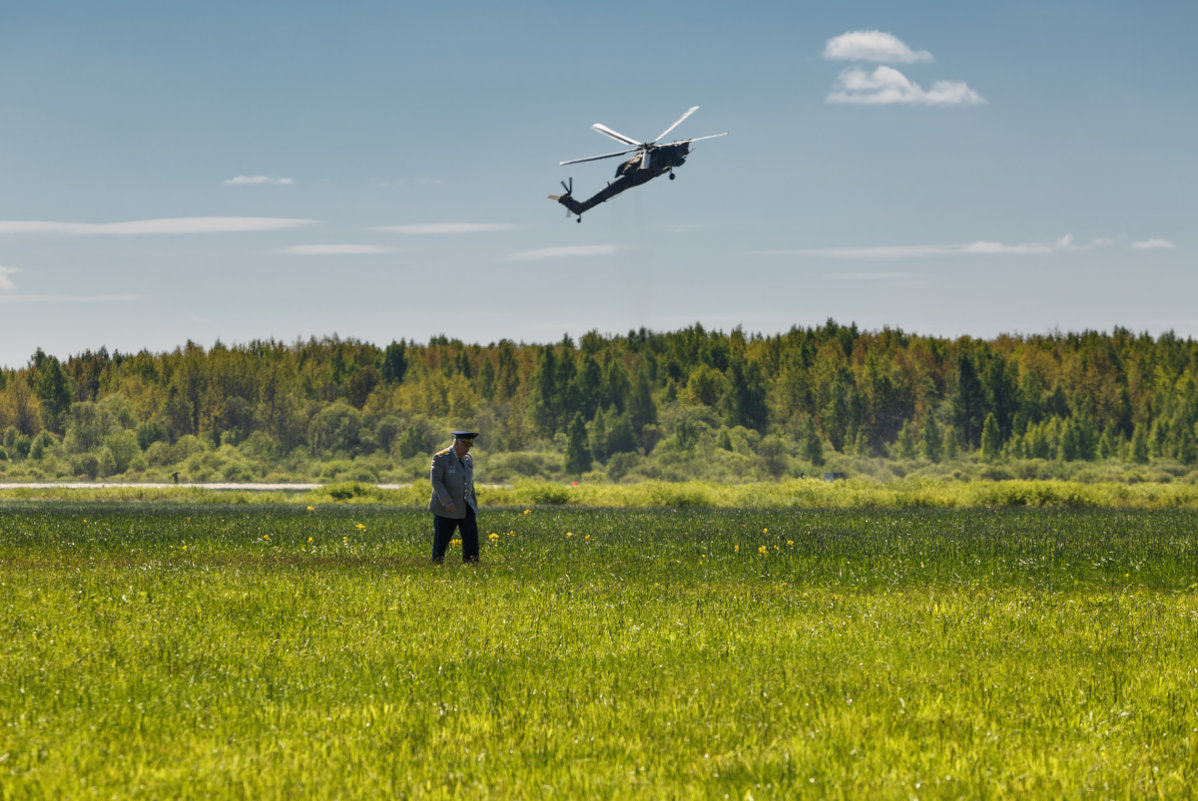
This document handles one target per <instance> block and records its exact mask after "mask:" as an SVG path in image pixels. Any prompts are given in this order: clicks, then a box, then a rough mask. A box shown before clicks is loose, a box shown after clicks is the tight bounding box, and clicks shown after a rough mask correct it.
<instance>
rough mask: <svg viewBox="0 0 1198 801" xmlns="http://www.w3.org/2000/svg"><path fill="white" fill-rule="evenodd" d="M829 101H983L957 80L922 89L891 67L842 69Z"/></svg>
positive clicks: (873, 103)
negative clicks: (871, 70)
mask: <svg viewBox="0 0 1198 801" xmlns="http://www.w3.org/2000/svg"><path fill="white" fill-rule="evenodd" d="M827 100H828V102H829V103H854V104H858V105H866V106H883V105H890V104H893V103H905V104H908V105H917V106H962V105H977V104H978V103H985V102H986V100H985V98H983V97H982V96H981V95H979V94H978V93H977V92H975V91H974V90H972V89H970V88H969V87H968V86H967V85H966V84H964V83H963V82H961V81H936V82H935V83H934V84H932V88H931V89H924V88H923V87H921V86H920V85H919V84H917V83H915V82H914V81H912V80H911V79H909V78H908V77H907V76H906V75H903V73H901V72H899V71H898V70H896V69H895V68H894V67H878V68H876V69H875V70H874V71H873V72H866V71H865V70H863V69H861V68H859V67H851V68H849V69H847V70H844V71H843V72H841V73H840V75H839V76H838V77H837V79H836V83H835V84H834V85H833V87H832V91H831V92H830V93H829V94H828V98H827Z"/></svg>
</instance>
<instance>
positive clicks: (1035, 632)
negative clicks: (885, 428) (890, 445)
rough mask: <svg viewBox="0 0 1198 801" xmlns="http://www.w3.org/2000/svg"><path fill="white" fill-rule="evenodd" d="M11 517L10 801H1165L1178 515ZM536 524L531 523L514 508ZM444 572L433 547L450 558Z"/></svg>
mask: <svg viewBox="0 0 1198 801" xmlns="http://www.w3.org/2000/svg"><path fill="white" fill-rule="evenodd" d="M308 506H309V504H304V503H291V504H273V505H272V504H255V505H224V506H221V505H212V504H204V505H196V504H178V505H147V504H129V503H116V504H113V503H108V504H62V503H57V504H42V503H33V502H28V503H21V504H11V503H10V504H8V505H6V507H5V509H4V514H3V515H0V798H3V799H5V800H6V801H7V799H18V798H21V799H24V798H44V797H57V798H87V797H106V798H213V797H217V798H220V797H237V798H246V797H252V798H295V797H306V798H377V797H397V798H461V797H471V798H505V799H510V798H613V799H614V798H724V797H729V798H737V799H743V798H747V797H752V798H758V799H762V798H803V797H809V798H827V797H850V798H900V797H901V798H908V797H919V798H928V797H931V798H936V797H942V798H959V797H1012V798H1015V797H1019V798H1023V797H1029V796H1042V797H1054V798H1055V797H1061V798H1089V797H1143V796H1148V795H1161V796H1164V797H1177V796H1181V795H1184V794H1186V793H1188V792H1189V782H1190V780H1191V777H1192V776H1193V775H1194V774H1195V770H1196V769H1198V764H1196V763H1198V747H1196V746H1198V733H1196V730H1198V684H1196V683H1195V682H1194V680H1193V679H1194V675H1195V674H1196V672H1198V559H1196V553H1195V547H1196V546H1195V543H1194V532H1195V523H1196V522H1198V515H1196V514H1195V513H1193V512H1190V511H1138V510H1107V511H1070V510H1062V509H1053V508H1044V509H1022V510H1002V511H991V510H952V509H917V508H911V509H897V510H886V511H870V512H861V511H845V510H835V509H832V510H817V511H795V510H786V509H772V510H769V509H767V510H760V509H758V510H740V509H707V508H696V506H697V505H692V508H684V509H673V510H656V509H631V510H619V511H617V510H612V509H601V508H600V509H592V508H576V507H573V506H568V505H567V506H538V507H521V506H515V507H503V508H492V509H487V510H484V512H483V515H482V518H481V522H482V538H483V553H482V559H483V561H482V564H481V565H478V566H477V567H470V566H464V565H461V564H460V563H455V562H453V561H452V559H451V560H447V563H446V564H445V565H444V566H442V567H439V568H434V567H432V566H431V565H429V564H428V551H429V547H430V542H429V534H428V516H427V515H426V514H422V513H420V512H418V511H416V510H413V509H390V508H386V507H381V506H365V505H356V506H355V505H335V504H312V506H313V508H312V509H309V508H308ZM526 509H527V511H526ZM456 553H457V552H456V551H455V552H453V553H451V557H452V556H454V555H455V554H456Z"/></svg>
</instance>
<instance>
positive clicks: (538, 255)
mask: <svg viewBox="0 0 1198 801" xmlns="http://www.w3.org/2000/svg"><path fill="white" fill-rule="evenodd" d="M617 250H618V248H617V247H616V246H615V245H567V246H565V247H556V248H540V249H539V250H525V251H521V252H520V253H513V254H512V255H510V256H508V257H507V259H506V260H507V261H545V260H547V259H572V258H577V257H580V256H610V255H612V254H613V253H615V252H616V251H617Z"/></svg>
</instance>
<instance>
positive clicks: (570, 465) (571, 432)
mask: <svg viewBox="0 0 1198 801" xmlns="http://www.w3.org/2000/svg"><path fill="white" fill-rule="evenodd" d="M592 461H593V460H592V458H591V449H590V448H588V447H587V425H586V423H585V422H584V421H583V419H582V415H581V414H575V415H574V419H572V420H571V421H570V427H569V428H568V429H567V430H566V472H567V473H570V474H572V475H578V476H581V475H582V474H583V473H585V472H586V471H588V470H590V469H591V463H592Z"/></svg>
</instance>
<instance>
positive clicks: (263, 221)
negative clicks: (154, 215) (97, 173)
mask: <svg viewBox="0 0 1198 801" xmlns="http://www.w3.org/2000/svg"><path fill="white" fill-rule="evenodd" d="M315 222H316V220H302V219H294V218H289V217H166V218H162V219H156V220H132V221H130V222H116V223H81V222H52V221H45V220H0V234H69V235H85V234H88V235H90V234H94V235H104V234H109V235H120V236H137V235H142V234H214V233H237V232H247V231H281V230H284V229H287V228H298V227H301V226H304V225H312V224H314V223H315Z"/></svg>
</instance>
